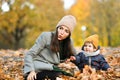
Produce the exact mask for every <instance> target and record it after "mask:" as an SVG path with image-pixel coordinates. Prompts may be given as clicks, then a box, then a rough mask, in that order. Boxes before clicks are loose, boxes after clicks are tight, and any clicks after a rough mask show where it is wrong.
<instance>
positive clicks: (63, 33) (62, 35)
mask: <svg viewBox="0 0 120 80" xmlns="http://www.w3.org/2000/svg"><path fill="white" fill-rule="evenodd" d="M69 34H70V30H69V28H68V27H66V26H60V27H58V40H64V39H66V38H67V37H68V36H69Z"/></svg>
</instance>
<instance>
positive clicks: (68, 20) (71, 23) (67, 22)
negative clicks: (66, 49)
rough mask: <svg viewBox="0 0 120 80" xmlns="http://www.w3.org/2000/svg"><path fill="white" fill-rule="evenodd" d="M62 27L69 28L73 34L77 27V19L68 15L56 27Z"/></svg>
mask: <svg viewBox="0 0 120 80" xmlns="http://www.w3.org/2000/svg"><path fill="white" fill-rule="evenodd" d="M62 25H64V26H66V27H68V28H69V29H70V32H72V31H73V29H74V27H75V26H76V18H75V17H74V16H72V15H66V16H64V17H63V18H62V19H61V20H60V21H59V22H58V24H57V26H56V27H58V26H62Z"/></svg>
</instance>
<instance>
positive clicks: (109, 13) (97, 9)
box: [92, 0, 120, 46]
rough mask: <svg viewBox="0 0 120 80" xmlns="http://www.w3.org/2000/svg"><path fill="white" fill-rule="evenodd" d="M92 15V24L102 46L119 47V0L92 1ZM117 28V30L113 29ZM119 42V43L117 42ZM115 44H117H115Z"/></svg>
mask: <svg viewBox="0 0 120 80" xmlns="http://www.w3.org/2000/svg"><path fill="white" fill-rule="evenodd" d="M92 6H93V10H92V11H93V15H94V18H95V21H94V24H95V25H96V26H97V27H98V30H99V31H98V32H99V35H100V37H101V42H102V45H103V46H118V45H120V41H119V40H120V38H118V37H119V27H118V26H120V25H119V23H120V11H119V9H120V1H119V0H102V1H98V0H94V1H93V4H92ZM115 27H117V30H116V29H115ZM118 41H119V42H118ZM116 43H117V44H116Z"/></svg>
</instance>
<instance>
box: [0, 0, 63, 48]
mask: <svg viewBox="0 0 120 80" xmlns="http://www.w3.org/2000/svg"><path fill="white" fill-rule="evenodd" d="M31 3H32V4H31ZM33 4H34V5H33ZM48 5H50V6H48ZM62 6H63V5H62V3H61V1H59V0H52V1H49V0H46V1H42V0H35V1H33V0H31V1H30V0H29V1H28V0H15V2H14V4H12V5H10V11H9V12H5V13H3V12H2V11H0V13H1V14H0V22H1V24H0V39H1V40H0V48H11V49H18V48H26V47H27V48H29V47H31V45H32V44H33V43H34V41H35V39H36V38H37V37H38V35H39V34H40V33H41V32H42V31H48V30H50V31H51V30H53V28H55V26H56V24H57V21H59V19H60V18H61V17H62V16H63V15H64V9H63V7H62Z"/></svg>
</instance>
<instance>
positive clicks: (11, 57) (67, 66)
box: [0, 47, 120, 80]
mask: <svg viewBox="0 0 120 80" xmlns="http://www.w3.org/2000/svg"><path fill="white" fill-rule="evenodd" d="M77 50H78V51H79V48H77ZM26 51H27V50H26V49H19V50H17V51H14V50H2V49H1V50H0V80H24V79H23V64H24V54H25V53H26ZM101 53H102V54H103V55H104V56H105V58H106V60H107V61H108V63H109V65H110V66H111V67H112V68H113V71H112V72H107V71H96V70H94V69H92V68H90V67H89V66H85V68H84V71H83V73H81V72H80V71H79V70H78V68H77V67H76V66H75V65H74V64H72V63H70V62H69V63H61V64H60V65H59V67H61V68H62V69H64V70H66V71H67V72H69V73H71V74H73V77H69V76H63V75H61V76H60V77H57V78H56V79H57V80H120V47H117V48H102V49H101Z"/></svg>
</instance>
